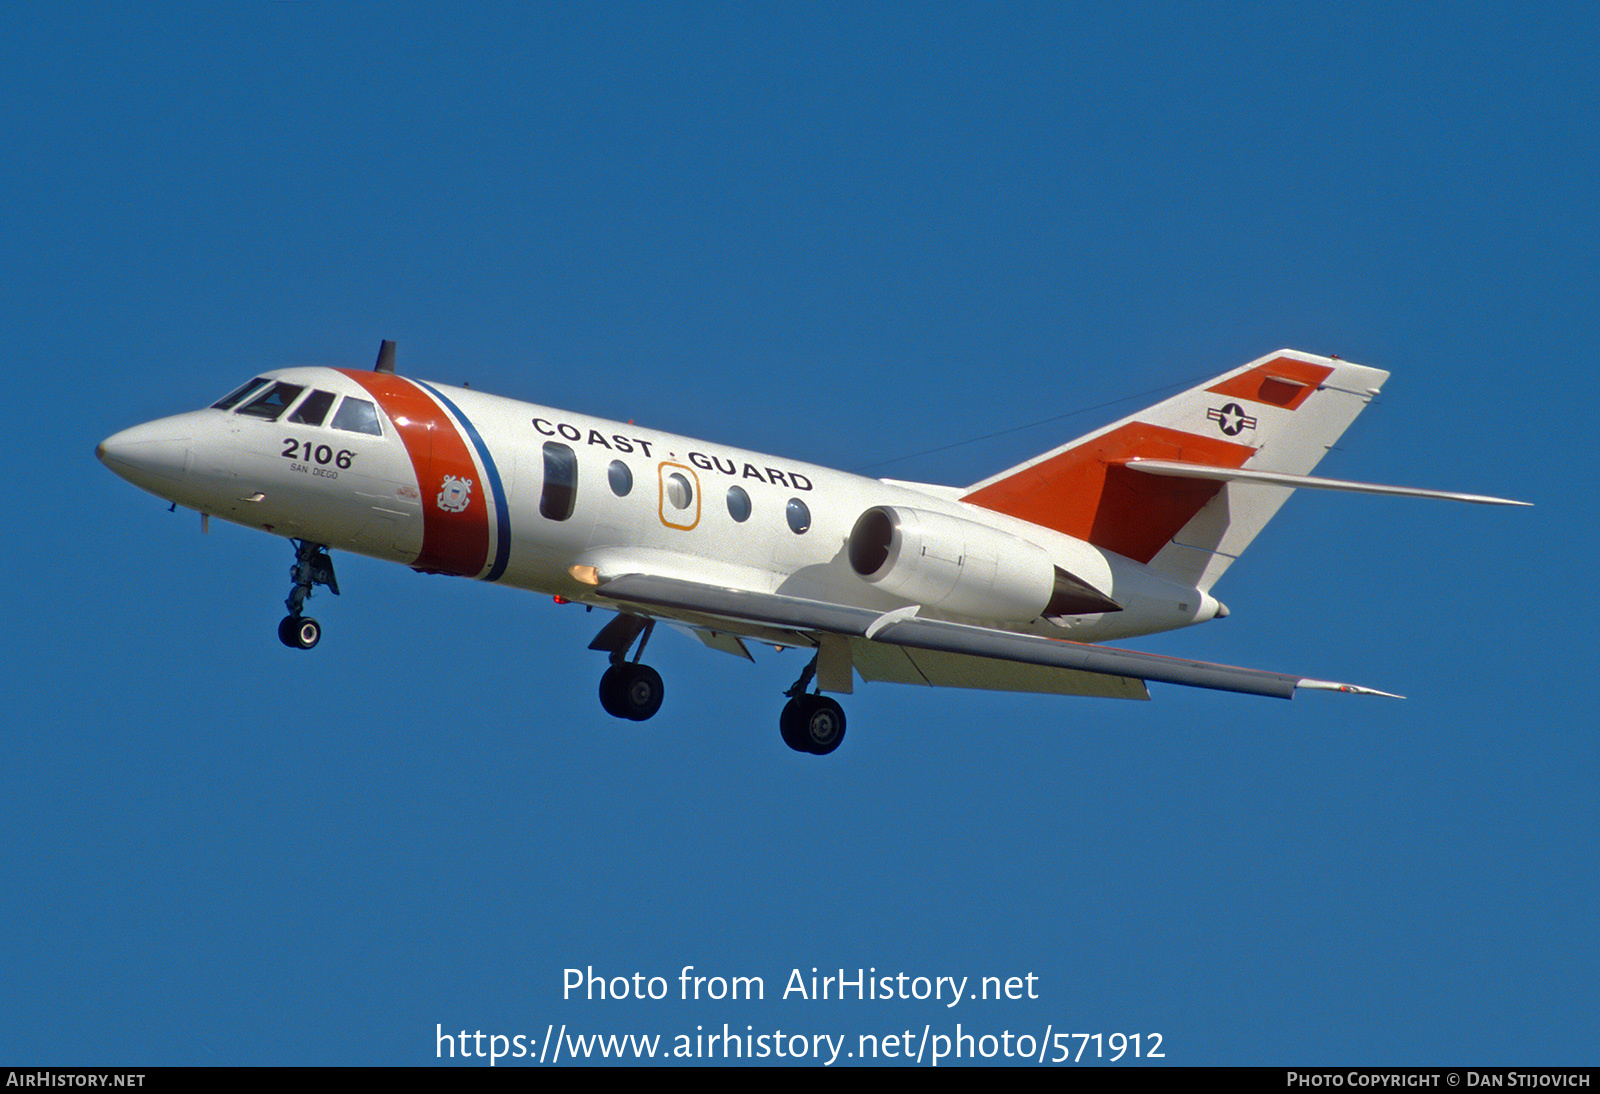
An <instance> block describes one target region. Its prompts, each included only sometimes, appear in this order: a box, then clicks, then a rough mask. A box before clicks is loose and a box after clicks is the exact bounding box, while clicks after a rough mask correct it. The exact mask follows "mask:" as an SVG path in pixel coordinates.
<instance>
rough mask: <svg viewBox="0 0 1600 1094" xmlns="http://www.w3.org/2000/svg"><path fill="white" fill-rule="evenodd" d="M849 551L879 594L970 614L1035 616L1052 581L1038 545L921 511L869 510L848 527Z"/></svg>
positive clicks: (1052, 574)
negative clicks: (887, 594) (883, 593)
mask: <svg viewBox="0 0 1600 1094" xmlns="http://www.w3.org/2000/svg"><path fill="white" fill-rule="evenodd" d="M849 554H850V565H851V567H852V568H853V569H854V570H855V572H856V573H857V574H860V575H861V577H862V579H863V580H865V581H867V582H870V583H871V584H873V585H876V586H877V587H878V588H880V589H882V590H884V591H885V592H889V593H893V594H894V595H895V596H902V597H905V598H906V599H907V600H910V601H913V602H915V603H917V604H922V605H924V606H926V607H929V608H936V609H938V610H939V611H941V612H948V613H950V614H953V615H963V616H967V617H969V618H972V619H986V620H996V621H1005V622H1014V623H1025V622H1027V621H1028V620H1031V619H1037V618H1039V616H1041V615H1042V614H1044V610H1045V606H1046V605H1047V604H1049V603H1050V599H1051V596H1052V595H1053V593H1054V590H1055V584H1056V568H1055V565H1054V563H1052V562H1051V561H1050V556H1049V555H1048V554H1046V553H1045V550H1044V548H1042V547H1040V546H1038V545H1036V544H1033V543H1029V542H1028V541H1027V540H1024V539H1018V538H1017V537H1016V536H1013V535H1011V534H1009V533H1007V532H1001V531H999V530H997V529H994V528H990V527H988V526H987V525H983V524H979V523H977V522H976V521H970V520H962V519H961V518H960V517H949V516H945V515H944V514H943V513H933V512H929V511H928V510H926V509H907V508H903V507H901V506H897V505H879V506H876V507H874V508H872V509H868V510H867V511H866V512H865V513H862V514H861V516H860V517H859V518H857V520H856V523H855V527H854V528H852V529H851V530H850V541H849Z"/></svg>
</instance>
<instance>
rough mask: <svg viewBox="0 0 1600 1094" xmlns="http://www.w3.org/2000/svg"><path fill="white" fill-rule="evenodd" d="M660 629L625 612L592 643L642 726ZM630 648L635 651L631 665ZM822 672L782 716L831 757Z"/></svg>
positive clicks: (611, 693)
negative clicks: (647, 658) (812, 690)
mask: <svg viewBox="0 0 1600 1094" xmlns="http://www.w3.org/2000/svg"><path fill="white" fill-rule="evenodd" d="M286 622H287V621H286ZM655 626H656V622H655V620H653V619H646V618H644V617H643V616H638V615H628V614H626V613H622V614H619V615H617V616H616V617H615V618H614V619H612V620H611V622H609V623H607V624H606V625H605V626H604V627H603V628H602V629H601V631H600V633H599V634H597V635H595V636H594V641H593V642H590V643H589V648H590V649H591V650H603V651H605V652H606V653H609V654H610V655H611V667H610V668H608V669H606V671H605V675H604V676H602V677H600V705H601V706H603V707H605V709H606V713H607V714H610V715H612V716H613V717H616V718H627V719H629V720H631V721H635V722H642V721H644V720H645V719H647V718H649V717H651V716H652V715H654V714H655V712H656V711H658V710H660V709H661V699H662V697H663V695H664V694H665V689H664V688H663V686H662V683H661V674H660V673H658V672H657V671H656V670H655V669H653V668H651V667H650V666H649V665H641V664H640V663H639V658H640V657H642V656H643V655H644V646H645V643H646V642H648V641H649V640H650V633H651V632H652V631H653V630H655ZM635 640H637V641H638V643H639V645H638V648H637V649H634V641H635ZM629 650H634V653H633V659H632V660H631V661H630V660H629V659H628V651H629ZM816 673H817V658H815V657H813V658H812V659H811V662H810V664H808V665H806V667H805V670H804V671H803V672H801V673H800V679H798V680H796V681H795V682H794V686H793V687H791V688H790V689H789V690H788V691H786V692H784V694H785V695H787V696H788V697H789V702H788V703H787V704H786V705H785V706H784V708H783V713H782V714H781V715H780V716H779V718H778V730H779V732H781V733H782V734H783V743H784V744H786V745H788V746H789V747H790V748H792V749H794V750H795V751H796V752H809V753H811V754H812V755H814V756H826V755H827V754H828V753H830V752H832V751H833V750H834V749H836V748H838V747H839V742H840V741H842V740H844V709H843V708H842V707H840V706H839V704H838V703H836V702H834V701H833V700H832V699H830V698H829V697H828V696H826V695H822V694H820V693H818V694H813V695H807V694H806V688H808V687H809V686H810V685H811V681H812V678H813V677H815V676H816Z"/></svg>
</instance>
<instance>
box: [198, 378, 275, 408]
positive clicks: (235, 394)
mask: <svg viewBox="0 0 1600 1094" xmlns="http://www.w3.org/2000/svg"><path fill="white" fill-rule="evenodd" d="M266 382H267V378H266V377H265V376H257V377H256V378H255V379H254V380H251V381H250V382H249V383H248V384H245V385H244V386H243V387H241V388H237V389H235V390H234V391H232V392H230V393H229V394H227V395H224V396H223V397H222V398H220V399H218V400H217V401H216V402H214V403H212V404H211V409H212V410H232V409H233V407H234V405H235V404H236V403H238V401H239V400H240V399H243V398H244V397H245V396H246V395H248V394H250V393H251V392H252V391H254V390H255V389H256V388H258V387H260V386H261V385H262V384H264V383H266Z"/></svg>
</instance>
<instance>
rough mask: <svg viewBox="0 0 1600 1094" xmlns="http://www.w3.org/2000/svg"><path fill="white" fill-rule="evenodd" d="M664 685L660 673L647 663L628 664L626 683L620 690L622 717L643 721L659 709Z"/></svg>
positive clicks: (663, 695) (664, 694)
mask: <svg viewBox="0 0 1600 1094" xmlns="http://www.w3.org/2000/svg"><path fill="white" fill-rule="evenodd" d="M664 698H666V687H665V685H664V684H662V682H661V674H660V673H659V672H657V671H656V670H655V669H653V668H651V667H650V666H649V665H629V666H628V676H627V685H626V686H625V687H624V688H623V691H622V707H623V710H624V712H625V713H624V714H623V717H625V718H632V719H633V720H634V721H635V722H643V721H646V720H648V719H649V718H651V717H653V716H654V715H655V712H656V711H658V710H660V709H661V700H662V699H664Z"/></svg>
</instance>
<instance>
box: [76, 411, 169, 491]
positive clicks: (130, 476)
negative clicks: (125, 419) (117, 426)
mask: <svg viewBox="0 0 1600 1094" xmlns="http://www.w3.org/2000/svg"><path fill="white" fill-rule="evenodd" d="M190 439H191V435H190V431H189V430H187V429H184V428H183V427H182V425H181V424H180V422H179V420H178V419H173V418H163V419H161V420H159V421H154V422H146V423H144V424H143V425H136V426H134V427H133V428H132V429H124V430H123V431H122V432H121V433H114V434H112V435H111V436H109V437H107V438H106V439H105V440H103V441H101V442H100V443H99V444H97V445H96V446H95V449H94V454H95V455H96V456H98V457H99V458H100V462H101V463H103V464H105V465H106V466H107V467H109V468H110V469H111V470H112V471H115V472H116V473H117V474H118V475H120V476H121V477H122V478H124V479H127V480H128V481H129V482H131V483H133V484H134V485H135V486H140V487H143V488H144V489H146V490H149V491H150V492H151V493H154V494H161V495H162V496H163V497H165V496H168V495H167V491H166V490H164V489H163V488H164V487H173V486H176V485H178V484H180V483H181V482H182V481H183V478H184V476H185V474H186V473H187V472H188V464H189V442H190Z"/></svg>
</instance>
